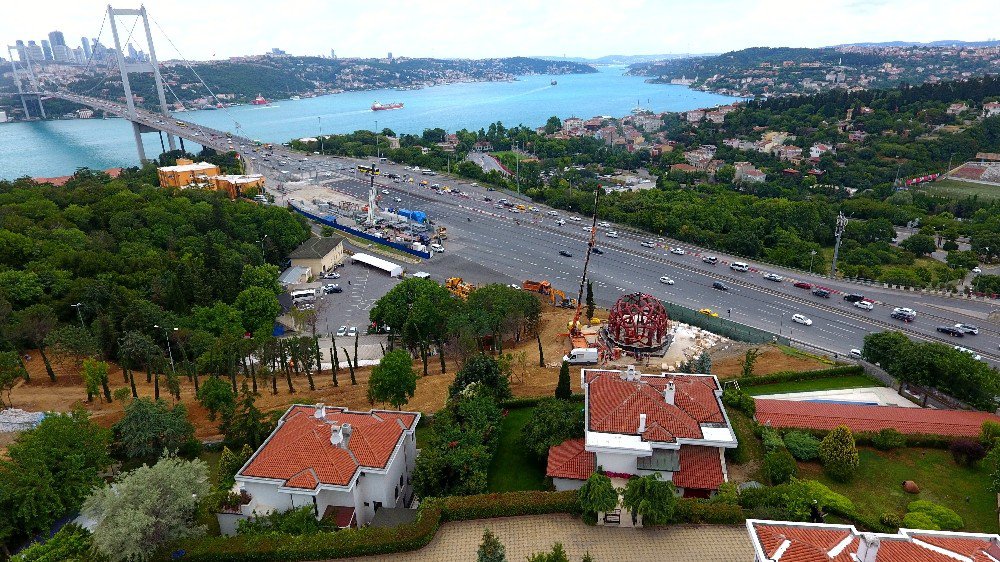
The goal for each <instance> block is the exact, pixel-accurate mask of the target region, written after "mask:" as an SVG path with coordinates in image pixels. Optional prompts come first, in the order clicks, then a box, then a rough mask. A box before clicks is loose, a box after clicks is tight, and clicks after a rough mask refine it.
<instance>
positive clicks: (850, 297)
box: [844, 293, 865, 302]
mask: <svg viewBox="0 0 1000 562" xmlns="http://www.w3.org/2000/svg"><path fill="white" fill-rule="evenodd" d="M844 300H845V301H847V302H858V301H863V300H865V296H864V295H862V294H860V293H848V294H846V295H844Z"/></svg>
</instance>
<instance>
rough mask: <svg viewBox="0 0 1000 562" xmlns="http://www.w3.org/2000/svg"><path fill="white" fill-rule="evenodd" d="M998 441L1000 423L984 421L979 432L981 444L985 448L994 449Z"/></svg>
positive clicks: (999, 437)
mask: <svg viewBox="0 0 1000 562" xmlns="http://www.w3.org/2000/svg"><path fill="white" fill-rule="evenodd" d="M998 439H1000V423H997V422H994V421H989V420H987V421H984V422H983V426H982V428H981V429H980V432H979V442H980V443H982V444H983V447H986V448H987V449H992V448H993V446H994V445H996V443H997V440H998Z"/></svg>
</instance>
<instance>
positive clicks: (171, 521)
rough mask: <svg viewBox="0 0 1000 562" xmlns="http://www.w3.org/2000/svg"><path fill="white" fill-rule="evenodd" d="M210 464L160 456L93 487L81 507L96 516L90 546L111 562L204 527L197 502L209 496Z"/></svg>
mask: <svg viewBox="0 0 1000 562" xmlns="http://www.w3.org/2000/svg"><path fill="white" fill-rule="evenodd" d="M208 492H209V483H208V465H207V464H205V462H204V461H202V460H200V459H195V460H192V461H185V460H181V459H178V458H174V457H163V458H161V459H160V460H159V462H157V463H156V464H155V465H153V466H147V465H143V466H142V467H140V468H137V469H135V470H133V471H131V472H127V473H125V474H124V475H123V476H122V477H121V478H119V479H118V480H117V481H116V482H115V484H114V487H112V486H109V485H105V486H103V487H102V488H99V489H97V490H96V491H95V492H94V493H93V494H92V495H91V496H90V497H88V498H87V500H86V501H85V502H84V505H83V512H84V513H85V514H86V515H87V516H88V517H90V518H91V519H93V520H95V521H97V522H98V523H97V526H96V527H95V528H94V548H95V550H97V552H99V553H101V554H102V555H104V556H107V557H108V558H110V559H111V560H115V561H119V560H121V561H126V560H127V561H134V560H140V561H142V560H149V559H150V558H152V556H153V554H154V553H155V552H156V550H157V549H158V548H159V547H161V546H163V545H165V544H167V543H169V542H171V541H176V540H179V539H185V538H191V537H196V536H199V535H201V534H203V533H204V532H205V528H204V526H202V525H199V524H198V522H197V513H198V502H199V501H200V500H201V499H202V498H203V497H205V496H206V495H208Z"/></svg>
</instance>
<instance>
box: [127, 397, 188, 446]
mask: <svg viewBox="0 0 1000 562" xmlns="http://www.w3.org/2000/svg"><path fill="white" fill-rule="evenodd" d="M111 431H112V432H113V433H114V436H115V444H116V446H117V447H118V449H119V450H120V451H121V452H122V454H124V455H125V456H126V457H127V458H130V459H147V460H148V459H155V458H157V457H158V456H159V455H160V454H162V453H163V450H164V449H166V450H168V451H171V452H174V451H177V450H178V449H180V448H181V447H182V446H183V445H184V444H185V443H187V441H188V440H189V439H191V438H192V437H194V426H193V425H191V422H190V421H188V419H187V409H186V408H184V404H177V405H175V406H173V407H172V408H171V407H170V406H167V403H166V402H164V401H162V400H156V401H153V400H150V399H149V398H136V399H133V400H132V402H130V403H129V404H127V405H126V406H125V416H124V417H122V419H121V420H119V421H118V422H117V423H116V424H114V425H113V426H111Z"/></svg>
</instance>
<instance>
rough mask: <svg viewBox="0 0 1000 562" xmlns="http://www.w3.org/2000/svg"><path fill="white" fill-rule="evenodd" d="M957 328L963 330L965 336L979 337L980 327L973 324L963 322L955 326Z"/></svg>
mask: <svg viewBox="0 0 1000 562" xmlns="http://www.w3.org/2000/svg"><path fill="white" fill-rule="evenodd" d="M955 327H956V328H958V329H959V330H962V333H963V334H972V335H973V336H978V335H979V326H973V325H972V324H964V323H962V322H959V323H958V324H955Z"/></svg>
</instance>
